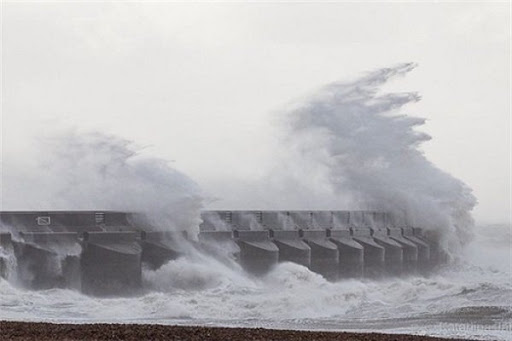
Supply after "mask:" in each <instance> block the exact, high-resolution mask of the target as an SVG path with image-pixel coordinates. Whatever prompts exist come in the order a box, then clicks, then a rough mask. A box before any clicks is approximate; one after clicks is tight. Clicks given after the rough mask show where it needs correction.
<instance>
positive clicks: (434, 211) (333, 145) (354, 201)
mask: <svg viewBox="0 0 512 341" xmlns="http://www.w3.org/2000/svg"><path fill="white" fill-rule="evenodd" d="M414 67H415V65H414V64H411V63H407V64H400V65H398V66H395V67H392V68H386V69H380V70H377V71H374V72H370V73H369V74H367V75H365V76H364V77H362V78H359V79H357V80H355V81H352V82H336V83H332V84H329V85H327V86H325V87H324V88H322V89H320V90H319V91H318V92H317V93H316V94H315V95H313V96H311V97H310V98H308V99H307V100H305V101H302V102H301V103H300V104H298V105H296V106H295V108H293V110H290V111H289V112H287V113H286V114H285V115H284V120H283V121H282V125H283V126H284V127H285V131H286V133H285V135H284V136H285V137H284V139H283V142H284V145H286V146H287V150H288V155H290V156H289V157H288V158H286V159H285V162H286V163H287V164H288V165H290V166H288V167H286V169H290V168H291V167H293V168H294V171H293V172H290V173H289V174H286V175H285V174H284V172H282V171H280V172H281V173H280V174H281V176H282V178H286V182H288V183H290V182H292V181H295V183H304V180H305V181H310V180H308V179H311V178H312V177H315V178H316V183H317V184H321V185H318V186H323V187H324V188H328V190H327V191H326V195H325V197H326V198H332V199H331V201H332V202H334V203H349V204H348V205H350V208H355V209H369V210H379V211H387V212H392V213H393V216H394V217H395V218H396V222H395V223H396V224H404V225H409V226H417V227H422V228H426V229H430V230H434V231H437V232H438V233H440V234H441V237H442V243H443V246H444V248H445V250H447V251H449V252H452V253H456V252H457V251H458V250H460V246H461V245H462V244H464V243H467V241H468V240H469V238H470V236H471V228H472V226H473V219H472V217H471V213H470V212H471V210H472V209H473V207H474V206H475V204H476V199H475V197H474V196H473V195H472V193H471V190H470V189H469V188H468V187H467V186H466V185H465V184H464V183H463V182H462V181H460V180H458V179H456V178H454V177H453V176H451V175H449V174H448V173H446V172H444V171H442V170H440V169H439V168H437V167H436V166H435V165H434V164H432V163H431V162H430V161H429V160H428V159H427V158H426V157H425V155H424V154H423V152H422V151H421V150H420V149H419V146H420V145H421V144H422V143H423V142H425V141H428V140H429V139H430V137H429V136H428V135H427V134H425V133H423V132H420V131H418V130H417V128H418V127H420V126H421V125H423V124H424V123H425V119H422V118H417V117H413V116H408V115H406V114H404V113H403V110H404V106H406V105H407V104H411V103H414V102H417V101H419V100H420V96H419V95H418V94H416V93H414V92H406V93H384V94H383V93H381V91H380V88H381V87H382V86H384V85H385V84H386V83H387V82H388V81H390V80H391V79H393V78H395V77H398V76H404V75H406V74H407V73H408V72H410V71H411V70H413V69H414ZM300 170H305V171H303V172H300ZM292 176H294V177H295V178H294V179H293V180H291V179H290V177H292ZM278 178H279V176H278ZM288 187H289V188H290V187H293V186H288ZM312 192H315V190H313V191H312ZM299 195H302V196H305V195H307V193H303V194H299ZM339 208H344V209H345V208H347V207H338V209H339Z"/></svg>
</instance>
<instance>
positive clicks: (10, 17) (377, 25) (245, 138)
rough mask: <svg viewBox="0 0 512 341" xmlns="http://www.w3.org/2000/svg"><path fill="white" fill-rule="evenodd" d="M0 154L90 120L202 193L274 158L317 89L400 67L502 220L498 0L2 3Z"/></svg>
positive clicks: (89, 125) (431, 148)
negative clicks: (286, 115)
mask: <svg viewBox="0 0 512 341" xmlns="http://www.w3.org/2000/svg"><path fill="white" fill-rule="evenodd" d="M2 47H3V50H2V51H3V52H2V101H3V102H2V137H3V153H21V154H20V155H23V153H24V152H25V151H26V149H27V148H29V146H28V145H27V144H26V143H24V139H23V138H22V137H23V136H27V135H29V134H37V133H38V131H39V130H40V129H44V127H45V126H50V125H59V126H66V125H68V126H69V125H71V126H73V125H74V126H78V127H82V128H86V129H99V130H103V131H106V132H110V133H115V134H118V135H120V136H122V137H125V138H128V139H132V140H134V141H136V142H137V143H138V144H140V145H150V146H151V147H150V148H149V151H150V152H151V153H153V154H156V155H158V156H161V157H164V158H166V159H172V160H175V161H176V162H175V166H176V167H177V168H178V169H180V170H182V171H184V172H185V173H187V174H189V175H190V176H192V177H193V178H194V179H195V180H196V181H197V182H198V183H199V184H200V185H201V186H202V187H203V188H205V189H206V190H207V191H211V192H215V191H216V189H218V186H219V185H218V183H219V179H224V180H228V179H229V178H230V177H234V178H247V179H251V178H255V177H257V176H259V175H260V173H261V169H264V168H265V167H266V166H268V165H270V164H271V163H272V158H273V157H275V156H274V155H273V154H272V150H273V146H275V144H276V143H277V141H276V137H275V136H276V131H275V124H274V118H275V114H276V112H278V111H280V110H284V109H285V108H286V106H287V104H288V103H290V102H291V101H293V100H295V99H297V98H300V97H301V96H304V95H306V94H308V93H309V92H311V91H314V90H315V89H316V88H318V87H319V86H322V85H324V84H326V83H329V82H332V81H335V80H339V79H342V80H343V79H350V78H354V77H357V76H358V75H360V74H361V73H363V72H365V71H368V70H373V69H376V68H379V67H387V66H390V65H394V64H396V63H400V62H410V61H411V62H417V63H418V64H419V68H417V69H416V70H415V71H414V72H412V73H411V74H410V75H409V76H408V77H407V78H405V79H403V80H400V81H396V82H395V83H393V84H392V85H391V86H390V87H389V89H390V90H403V91H418V92H420V93H421V95H422V97H423V100H422V101H421V102H420V103H418V104H416V105H414V106H413V107H410V108H408V109H409V110H410V112H411V113H413V114H416V115H418V116H422V117H426V118H428V120H429V121H428V123H427V125H426V126H425V127H424V128H423V129H424V131H426V132H427V133H429V134H430V135H432V137H433V139H432V141H430V142H428V143H426V144H425V145H424V146H423V149H424V151H425V153H426V154H427V156H428V157H429V159H430V160H432V161H433V162H434V163H435V164H436V165H438V166H439V167H440V168H442V169H444V170H446V171H447V172H449V173H451V174H453V175H454V176H456V177H459V178H460V179H462V180H463V181H465V182H466V183H467V184H468V185H469V186H470V187H472V188H473V189H474V192H475V195H476V196H477V198H478V200H479V202H480V204H479V206H478V207H477V209H476V211H475V216H476V218H477V219H479V220H483V221H492V222H494V221H505V220H509V217H510V191H511V190H510V185H511V183H510V182H511V179H510V172H511V169H510V152H511V146H510V142H511V140H510V109H511V108H510V90H511V89H510V4H509V3H507V2H502V3H499V2H495V3H487V2H481V3H476V2H471V3H470V2H467V3H463V2H460V3H443V4H441V3H264V4H257V3H245V4H240V3H238V4H234V3H214V4H206V3H193V4H186V3H181V4H180V3H143V2H140V3H99V2H89V3H88V2H79V3H78V2H69V3H59V2H48V3H44V2H43V3H35V2H25V3H14V2H3V3H2Z"/></svg>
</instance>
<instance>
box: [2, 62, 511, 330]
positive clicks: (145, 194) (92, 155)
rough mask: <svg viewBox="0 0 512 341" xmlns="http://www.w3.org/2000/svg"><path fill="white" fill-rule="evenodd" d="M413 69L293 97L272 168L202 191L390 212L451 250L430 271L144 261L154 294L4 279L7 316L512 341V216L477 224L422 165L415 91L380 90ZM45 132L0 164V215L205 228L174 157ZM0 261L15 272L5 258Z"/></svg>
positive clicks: (444, 181) (199, 257)
mask: <svg viewBox="0 0 512 341" xmlns="http://www.w3.org/2000/svg"><path fill="white" fill-rule="evenodd" d="M414 67H415V65H414V64H411V63H407V64H400V65H397V66H395V67H391V68H385V69H380V70H376V71H373V72H370V73H368V74H366V75H364V76H362V77H361V78H359V79H356V80H354V81H347V82H336V83H332V84H329V85H327V86H325V87H324V88H322V89H320V90H319V91H318V92H317V93H315V94H314V95H312V96H308V97H307V98H306V100H305V101H301V102H300V103H298V104H296V105H295V104H294V105H293V108H289V109H287V110H285V113H284V114H283V115H281V117H280V119H279V120H277V121H279V122H280V123H279V124H280V129H278V130H279V131H280V132H281V135H280V141H281V144H280V146H276V148H275V150H273V151H272V152H273V153H275V155H274V157H273V158H272V159H273V160H275V164H273V165H272V167H270V169H268V170H265V171H262V173H265V172H266V174H265V176H263V177H262V179H261V180H260V181H258V180H254V181H253V180H251V181H249V180H247V181H244V182H243V183H235V181H236V180H234V179H233V178H236V177H232V176H231V174H228V173H229V170H228V171H227V175H226V176H227V178H226V179H224V180H225V182H224V183H225V184H226V185H225V186H224V188H225V190H226V192H223V193H209V194H208V193H207V195H206V197H207V198H208V197H210V198H211V197H216V198H220V199H221V200H220V203H221V205H222V206H223V207H222V208H225V209H254V208H256V207H257V208H258V209H274V210H300V209H305V210H322V209H323V210H341V209H343V210H357V209H362V210H378V211H386V212H391V213H392V214H393V215H392V216H393V217H396V219H397V221H396V222H395V223H396V224H397V225H398V226H403V225H408V226H419V227H422V228H424V229H425V230H430V231H431V232H433V233H435V234H436V235H437V236H438V237H439V239H440V243H441V245H442V247H443V248H444V249H445V251H446V252H448V254H449V255H450V262H449V263H448V264H446V265H444V266H442V267H440V268H438V269H436V271H434V272H433V273H432V274H430V275H429V276H426V277H425V276H409V277H390V278H384V279H380V280H342V281H339V282H336V283H331V282H328V281H326V280H325V279H324V278H322V277H321V276H320V275H318V274H315V273H312V272H311V271H309V270H308V269H306V268H304V267H302V266H299V265H296V264H292V263H283V264H279V265H278V266H277V267H276V268H275V269H273V270H272V271H271V272H270V273H269V274H267V275H266V276H264V277H261V278H254V277H251V276H250V275H248V274H246V273H244V272H243V271H242V270H241V269H240V267H239V266H238V265H237V264H236V263H234V262H232V261H229V260H223V261H219V260H217V259H214V258H212V257H210V256H208V255H203V254H199V253H191V254H190V255H188V256H187V257H186V258H180V259H178V260H175V261H171V262H169V263H167V264H165V265H164V266H163V267H161V268H160V269H158V270H157V271H149V270H144V271H143V281H144V292H141V293H140V294H139V295H136V296H132V297H117V298H97V297H91V296H86V295H83V294H81V293H80V292H77V291H73V290H64V289H51V290H43V291H27V290H24V289H22V288H21V287H20V286H18V285H17V284H16V279H15V278H10V279H9V280H3V279H1V280H0V319H4V320H24V321H53V322H75V323H88V322H118V323H163V324H193V325H218V326H249V327H268V328H292V329H311V330H313V329H321V330H358V331H382V332H389V333H413V334H422V335H442V336H450V337H462V338H467V339H471V338H473V339H475V338H476V339H489V340H495V339H499V340H512V336H511V335H512V331H511V323H512V308H511V307H512V284H511V282H512V278H511V276H512V271H511V226H510V224H506V225H481V226H474V222H473V219H472V217H471V211H472V209H473V208H474V207H475V205H476V199H475V197H474V196H473V194H472V191H471V189H470V188H469V187H468V186H467V185H466V184H464V183H463V182H462V181H460V180H459V179H457V178H456V177H454V176H452V175H450V174H448V173H446V172H444V171H443V170H441V169H439V168H438V167H437V166H436V165H434V164H432V163H431V162H430V161H429V160H428V159H427V157H426V156H425V155H424V153H423V152H422V150H421V148H420V146H421V144H422V143H423V142H425V141H428V140H429V139H430V137H429V136H428V135H427V134H426V133H424V132H422V131H421V126H422V125H423V124H424V122H425V119H423V118H418V117H413V116H408V115H406V114H405V113H404V110H405V109H406V108H407V107H408V106H409V105H413V104H414V103H415V102H417V101H419V100H420V96H419V95H418V94H416V93H414V92H402V93H390V94H388V93H382V87H383V86H384V85H385V84H386V83H388V81H390V80H392V79H393V78H395V77H398V76H405V75H406V74H407V73H409V72H411V71H412V70H413V69H414ZM461 124H463V122H461ZM42 135H45V134H42ZM46 135H48V136H37V138H36V139H35V140H34V143H33V149H31V150H29V151H27V153H26V154H24V155H19V154H9V153H7V154H6V155H5V156H3V157H2V167H3V169H2V171H3V174H2V183H1V190H2V208H1V209H2V210H48V211H49V210H59V209H63V210H98V209H99V210H120V211H134V212H142V213H145V214H146V215H147V216H148V217H149V218H151V223H152V224H153V225H155V226H159V227H160V228H162V227H165V229H169V230H183V229H186V230H187V231H188V232H190V235H194V234H195V233H197V231H198V226H199V221H200V215H199V212H200V210H201V209H202V207H203V206H205V205H206V204H205V203H206V202H209V201H211V200H205V199H204V197H205V195H204V194H205V193H203V192H202V191H203V190H202V189H200V188H199V186H197V184H196V183H195V182H194V181H193V180H191V179H190V178H188V176H187V175H185V174H183V173H181V172H178V171H176V170H175V169H173V168H172V167H171V166H170V165H169V163H168V162H166V161H165V160H160V159H158V158H155V157H147V156H144V155H143V153H142V152H140V150H138V149H137V148H134V146H133V145H134V144H133V143H132V142H130V141H127V140H125V139H121V138H117V137H114V136H111V135H106V134H103V133H98V132H93V133H87V134H84V133H82V132H78V131H76V130H71V131H66V132H64V133H62V132H60V133H58V134H53V135H52V134H46ZM227 152H229V151H227ZM257 161H258V160H256V164H255V165H253V166H257V167H259V163H258V162H257ZM247 166H248V167H250V166H251V165H247ZM41 169H44V170H45V171H44V172H41ZM70 188H71V189H73V190H70ZM240 189H241V190H240ZM240 203H245V205H244V207H240ZM0 228H7V229H9V228H10V227H2V226H0ZM1 252H4V253H5V250H0V253H1ZM0 256H3V257H4V258H8V259H10V260H11V261H10V263H9V264H10V265H11V266H14V265H15V264H14V263H15V259H12V257H10V255H9V254H3V255H2V254H0Z"/></svg>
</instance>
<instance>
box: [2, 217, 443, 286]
mask: <svg viewBox="0 0 512 341" xmlns="http://www.w3.org/2000/svg"><path fill="white" fill-rule="evenodd" d="M201 217H202V223H201V225H200V232H199V234H198V235H191V234H190V232H187V231H169V230H166V229H165V227H161V226H151V225H149V224H146V223H145V222H144V219H143V218H141V216H139V215H137V214H134V213H128V212H111V211H53V212H0V218H1V223H2V230H1V231H0V275H1V276H2V277H5V278H8V279H9V280H15V281H16V282H17V283H18V284H19V285H22V286H24V287H27V288H31V289H46V288H52V287H60V288H63V287H67V288H75V289H78V290H81V291H82V292H85V293H88V294H93V295H118V294H129V293H132V292H137V291H138V290H140V289H141V286H142V283H141V273H142V269H143V267H145V268H148V269H151V270H156V269H158V268H159V267H161V266H162V265H163V264H165V263H166V262H168V261H170V260H174V259H177V258H178V257H181V256H184V255H186V254H187V253H189V252H191V251H198V252H203V253H206V254H209V255H211V256H212V257H220V258H221V257H229V258H231V259H235V260H236V261H237V262H238V263H239V264H240V265H241V266H242V268H243V269H244V270H245V271H247V272H248V273H250V274H253V275H264V274H265V273H267V272H268V271H269V270H270V269H271V268H272V267H273V266H275V265H276V264H277V263H279V262H294V263H297V264H300V265H303V266H305V267H307V268H309V269H310V270H311V271H314V272H317V273H319V274H321V275H322V276H324V277H325V278H327V279H329V280H333V281H335V280H338V279H343V278H353V277H356V278H357V277H380V276H387V275H392V276H399V275H402V274H407V273H414V272H424V271H428V270H430V269H431V268H432V266H433V265H435V264H437V263H438V262H439V261H440V259H441V258H442V257H441V256H440V252H439V250H438V247H437V242H436V240H435V239H434V238H432V237H429V238H427V237H426V236H425V235H424V234H423V231H422V230H421V229H419V228H416V227H411V226H404V225H402V224H400V222H397V219H394V218H393V217H392V216H391V215H390V214H387V213H384V212H374V211H204V212H202V215H201Z"/></svg>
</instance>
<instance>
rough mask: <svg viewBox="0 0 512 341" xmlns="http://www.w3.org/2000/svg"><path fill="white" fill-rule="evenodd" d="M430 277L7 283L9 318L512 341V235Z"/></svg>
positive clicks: (161, 273) (498, 230) (495, 238)
mask: <svg viewBox="0 0 512 341" xmlns="http://www.w3.org/2000/svg"><path fill="white" fill-rule="evenodd" d="M477 231H478V233H477V234H476V236H475V239H474V240H473V241H472V242H471V243H470V244H468V245H467V247H466V248H465V249H464V250H463V254H462V255H461V257H460V258H459V259H457V260H454V261H453V262H452V263H451V264H447V265H444V266H442V267H440V268H439V269H437V270H436V271H435V272H433V273H432V274H431V275H429V276H426V277H425V276H409V277H402V278H385V279H381V280H341V281H338V282H328V281H326V280H325V279H324V278H322V277H321V276H320V275H318V274H316V273H313V272H311V271H309V270H308V269H306V268H304V267H302V266H299V265H296V264H293V263H283V264H280V265H278V266H277V267H276V268H275V269H273V270H272V271H271V272H270V273H269V274H268V275H266V276H264V277H262V278H254V277H251V276H249V275H248V274H246V273H244V272H243V271H242V270H241V269H240V268H239V267H238V266H237V265H236V264H235V263H229V262H220V261H217V260H215V259H211V258H208V257H207V256H204V255H196V256H193V255H192V256H189V257H186V258H180V259H178V260H174V261H170V262H169V263H167V264H165V265H164V266H163V267H162V268H160V269H159V270H157V271H149V270H146V271H144V274H143V277H144V287H145V291H144V292H143V293H141V294H140V295H136V296H132V297H117V298H97V297H91V296H86V295H83V294H81V293H79V292H77V291H73V290H66V289H51V290H42V291H29V290H24V289H21V288H20V287H18V286H16V285H15V284H14V283H12V282H9V281H6V280H1V281H0V319H2V320H22V321H51V322H73V323H88V322H116V323H159V324H181V325H207V326H243V327H265V328H282V329H304V330H352V331H378V332H386V333H410V334H420V335H439V336H446V337H462V338H467V339H484V340H512V330H511V328H512V280H511V278H512V272H511V249H510V242H511V227H510V226H509V225H493V226H481V227H479V228H478V229H477Z"/></svg>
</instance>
